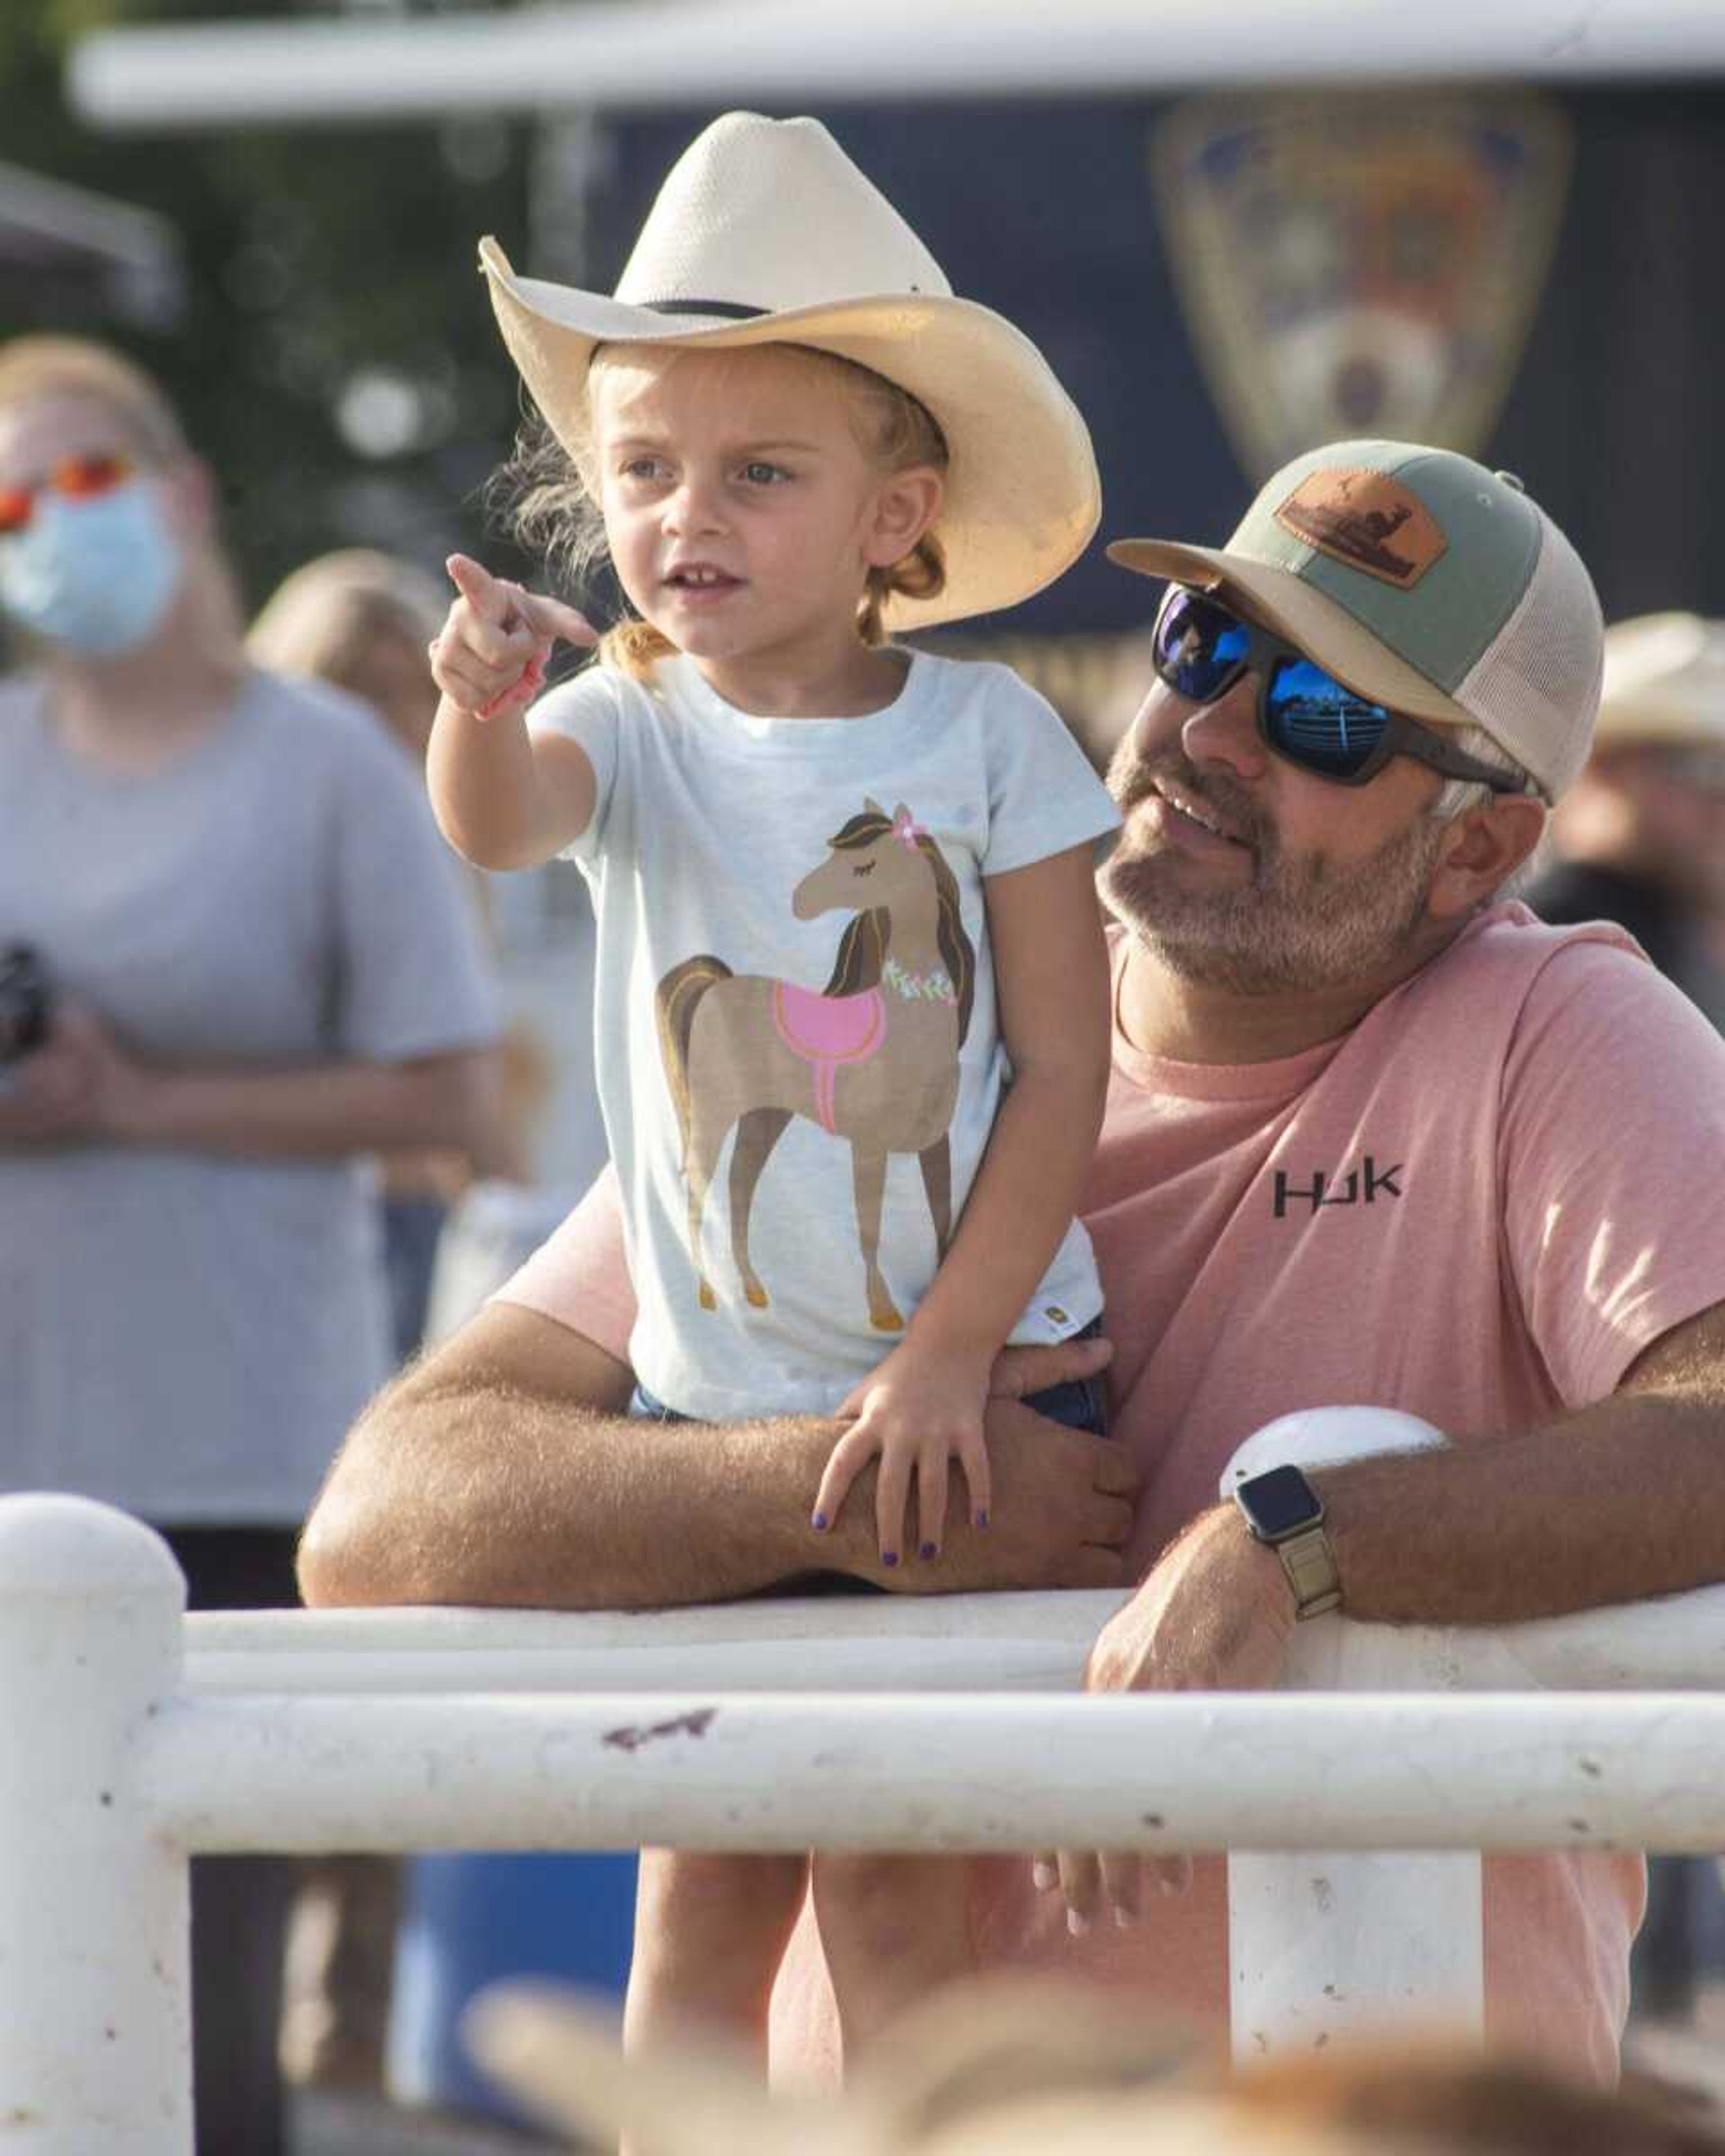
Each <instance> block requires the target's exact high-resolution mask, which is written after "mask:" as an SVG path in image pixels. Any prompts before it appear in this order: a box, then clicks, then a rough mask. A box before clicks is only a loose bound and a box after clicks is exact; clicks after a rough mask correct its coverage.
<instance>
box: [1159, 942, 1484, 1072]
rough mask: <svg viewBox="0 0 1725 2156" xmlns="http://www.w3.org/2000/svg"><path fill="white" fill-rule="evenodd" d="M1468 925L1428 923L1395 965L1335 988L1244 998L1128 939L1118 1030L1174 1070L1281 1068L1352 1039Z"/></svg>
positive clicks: (1398, 953)
mask: <svg viewBox="0 0 1725 2156" xmlns="http://www.w3.org/2000/svg"><path fill="white" fill-rule="evenodd" d="M1464 926H1465V923H1463V922H1461V921H1457V922H1454V923H1445V924H1444V925H1442V926H1441V927H1440V926H1439V925H1437V924H1435V923H1432V924H1428V927H1427V931H1426V932H1425V933H1424V934H1422V935H1420V937H1415V938H1414V940H1413V941H1412V942H1409V944H1408V945H1406V946H1405V947H1404V948H1403V949H1402V950H1401V951H1399V952H1397V953H1396V955H1395V957H1394V959H1393V960H1391V961H1389V962H1387V963H1386V964H1384V966H1383V967H1381V968H1378V969H1376V970H1374V971H1373V973H1370V974H1369V975H1368V976H1366V977H1364V978H1358V979H1355V980H1352V981H1349V982H1347V983H1343V984H1342V985H1340V986H1337V987H1325V988H1299V989H1288V990H1286V991H1281V992H1272V993H1262V994H1252V995H1246V994H1243V993H1240V991H1239V990H1238V989H1234V988H1223V987H1219V986H1216V985H1214V984H1213V983H1207V982H1202V981H1194V980H1192V979H1190V978H1188V977H1187V976H1186V975H1184V974H1182V973H1176V972H1174V970H1173V968H1171V967H1170V966H1169V965H1168V961H1167V960H1166V959H1165V958H1163V957H1162V956H1161V955H1160V954H1159V953H1158V952H1156V951H1154V950H1153V949H1152V948H1151V947H1149V946H1147V944H1144V943H1142V942H1139V941H1138V940H1137V938H1136V937H1132V935H1131V932H1130V931H1128V932H1127V954H1126V960H1125V963H1124V965H1123V967H1122V971H1121V976H1120V990H1119V1002H1118V1013H1119V1021H1120V1028H1121V1030H1122V1033H1123V1034H1125V1036H1126V1038H1127V1041H1128V1042H1130V1044H1131V1045H1132V1047H1133V1048H1135V1049H1136V1050H1137V1052H1138V1053H1139V1054H1140V1055H1151V1056H1157V1057H1160V1058H1161V1059H1163V1060H1165V1061H1168V1062H1171V1063H1209V1064H1244V1063H1276V1062H1280V1061H1281V1060H1282V1059H1283V1058H1284V1057H1286V1056H1290V1055H1301V1054H1303V1052H1304V1051H1305V1050H1307V1049H1308V1048H1316V1047H1317V1046H1319V1045H1321V1044H1322V1042H1324V1041H1327V1040H1337V1039H1340V1038H1341V1036H1342V1035H1343V1034H1345V1033H1349V1032H1352V1030H1353V1028H1354V1027H1355V1026H1356V1025H1358V1024H1359V1022H1360V1020H1361V1019H1363V1018H1364V1016H1365V1015H1366V1014H1367V1012H1368V1011H1369V1010H1371V1009H1373V1006H1374V1005H1375V1004H1379V1003H1381V1002H1382V1001H1383V999H1384V997H1385V996H1387V995H1388V994H1389V993H1390V991H1391V990H1392V989H1393V988H1399V986H1400V984H1401V983H1403V982H1404V981H1405V980H1408V979H1409V978H1411V977H1412V976H1413V975H1414V973H1418V972H1419V971H1420V968H1421V967H1422V966H1424V965H1425V964H1426V963H1427V962H1429V961H1430V959H1432V958H1434V957H1436V955H1437V953H1438V952H1440V951H1441V950H1443V949H1445V947H1447V946H1448V945H1449V944H1450V943H1451V942H1454V941H1455V937H1456V936H1457V935H1458V934H1459V933H1460V932H1461V928H1462V927H1464Z"/></svg>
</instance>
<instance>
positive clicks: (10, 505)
mask: <svg viewBox="0 0 1725 2156" xmlns="http://www.w3.org/2000/svg"><path fill="white" fill-rule="evenodd" d="M29 521H30V490H29V489H28V487H27V486H7V487H0V538H4V537H6V536H7V535H8V533H11V532H13V531H23V528H24V526H26V525H27V524H28V522H29Z"/></svg>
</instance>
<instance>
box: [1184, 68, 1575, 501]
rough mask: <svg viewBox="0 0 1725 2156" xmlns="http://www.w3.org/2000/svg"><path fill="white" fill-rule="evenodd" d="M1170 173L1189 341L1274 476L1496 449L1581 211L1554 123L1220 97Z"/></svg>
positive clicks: (1545, 116) (1377, 96)
mask: <svg viewBox="0 0 1725 2156" xmlns="http://www.w3.org/2000/svg"><path fill="white" fill-rule="evenodd" d="M1151 166H1152V172H1153V180H1154V183H1155V186H1156V190H1157V194H1158V203H1159V208H1160V211H1161V215H1162V222H1163V230H1164V232H1165V233H1166V234H1167V240H1168V254H1169V257H1170V259H1171V261H1172V263H1173V269H1174V275H1175V281H1176V284H1177V285H1178V290H1179V294H1180V299H1181V304H1182V305H1183V308H1184V310H1185V314H1186V320H1187V325H1188V327H1189V331H1190V332H1191V335H1192V338H1193V341H1194V345H1195V346H1196V347H1197V351H1198V353H1199V358H1200V360H1201V362H1202V363H1203V366H1204V371H1205V374H1206V376H1207V377H1208V380H1209V386H1210V390H1211V393H1212V394H1213V395H1214V398H1215V399H1216V402H1217V404H1218V406H1219V408H1220V410H1221V413H1222V416H1223V418H1224V422H1225V423H1226V425H1227V427H1228V429H1229V432H1230V435H1231V436H1232V438H1233V440H1234V444H1235V449H1236V451H1237V453H1238V454H1239V455H1240V459H1241V462H1242V463H1243V464H1244V465H1245V468H1246V469H1247V470H1248V471H1249V472H1250V474H1251V475H1253V476H1254V477H1255V478H1261V477H1263V476H1264V475H1266V474H1268V473H1269V472H1271V471H1273V470H1275V469H1276V466H1277V465H1281V464H1283V463H1285V462H1286V460H1287V459H1289V458H1290V457H1291V456H1294V455H1296V454H1298V453H1299V452H1300V451H1301V450H1302V449H1310V448H1312V447H1313V446H1314V445H1315V444H1317V443H1320V442H1326V441H1333V440H1336V439H1340V438H1343V437H1348V436H1353V437H1360V436H1378V437H1389V438H1390V439H1402V440H1409V441H1424V442H1435V443H1440V444H1443V445H1444V446H1445V447H1446V448H1450V449H1462V450H1466V451H1469V452H1476V451H1477V450H1478V449H1481V447H1482V446H1483V444H1484V442H1485V439H1486V435H1487V434H1488V433H1489V432H1490V430H1491V425H1492V423H1493V421H1494V420H1495V419H1496V418H1497V413H1498V411H1499V409H1500V408H1501V407H1502V402H1503V399H1504V397H1505V395H1506V394H1507V391H1508V388H1509V385H1510V382H1511V381H1512V378H1513V377H1514V373H1515V370H1516V367H1517V363H1518V362H1519V361H1520V358H1521V355H1522V347H1523V345H1524V344H1525V342H1526V339H1527V328H1528V325H1529V323H1530V322H1531V321H1532V316H1533V311H1534V309H1535V307H1536V306H1537V305H1538V300H1539V295H1540V293H1541V290H1542V289H1543V285H1544V283H1545V277H1546V272H1547V269H1548V267H1549V264H1550V261H1551V255H1552V249H1553V243H1554V241H1555V239H1556V236H1557V230H1558V222H1559V219H1560V218H1561V216H1562V213H1563V198H1564V194H1565V192H1566V189H1567V185H1568V173H1569V130H1568V123H1567V122H1566V121H1565V120H1564V118H1563V115H1562V113H1561V112H1559V111H1558V110H1557V108H1556V107H1555V106H1554V105H1551V104H1549V103H1548V102H1547V101H1546V100H1543V99H1541V98H1538V97H1533V96H1503V95H1488V94H1487V95H1479V96H1469V95H1464V94H1461V93H1456V94H1454V95H1448V96H1438V97H1431V96H1420V97H1418V98H1414V97H1410V96H1408V95H1404V94H1402V93H1399V92H1392V91H1387V90H1386V91H1382V92H1376V93H1372V94H1369V95H1368V94H1363V93H1355V92H1351V91H1350V92H1347V93H1342V94H1336V95H1312V96H1301V97H1275V98H1250V99H1247V98H1240V99H1204V100H1199V101H1197V102H1194V103H1193V104H1189V105H1182V106H1179V107H1177V108H1176V109H1175V110H1174V111H1173V113H1171V114H1170V115H1168V117H1167V118H1166V119H1165V120H1164V121H1163V122H1162V123H1161V125H1160V126H1158V129H1157V131H1156V132H1155V135H1154V136H1153V140H1152V146H1151Z"/></svg>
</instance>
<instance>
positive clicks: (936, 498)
mask: <svg viewBox="0 0 1725 2156" xmlns="http://www.w3.org/2000/svg"><path fill="white" fill-rule="evenodd" d="M945 492H946V481H945V480H944V479H942V476H941V475H940V473H939V472H937V470H935V468H934V466H933V465H906V468H905V470H903V471H896V472H893V473H892V474H891V475H889V476H888V477H887V478H886V479H885V480H882V481H881V483H880V487H879V488H878V490H876V492H875V506H874V514H873V516H871V517H870V521H869V528H868V530H867V531H866V532H865V534H864V538H863V557H864V559H865V561H866V562H867V563H868V566H869V567H870V568H871V569H890V568H891V567H892V566H893V564H894V562H901V561H903V559H904V558H905V557H906V554H908V553H909V552H911V549H912V548H913V547H915V546H916V542H917V541H918V540H919V539H920V538H921V537H922V535H923V533H924V532H925V531H927V529H928V527H929V526H930V525H932V523H933V522H934V520H935V519H936V517H937V516H939V515H940V508H941V498H942V495H944V494H945Z"/></svg>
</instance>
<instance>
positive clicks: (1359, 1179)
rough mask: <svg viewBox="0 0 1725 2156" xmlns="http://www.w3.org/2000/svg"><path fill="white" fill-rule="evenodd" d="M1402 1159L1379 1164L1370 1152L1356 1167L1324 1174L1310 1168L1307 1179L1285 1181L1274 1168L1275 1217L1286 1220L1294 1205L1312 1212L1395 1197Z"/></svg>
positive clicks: (1317, 1169)
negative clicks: (1389, 1164) (1339, 1173)
mask: <svg viewBox="0 0 1725 2156" xmlns="http://www.w3.org/2000/svg"><path fill="white" fill-rule="evenodd" d="M1406 1164H1407V1163H1405V1162H1404V1161H1397V1162H1396V1163H1395V1164H1394V1167H1393V1168H1379V1167H1378V1163H1377V1162H1376V1161H1375V1160H1374V1159H1373V1157H1372V1155H1371V1154H1370V1153H1368V1154H1367V1155H1366V1157H1365V1159H1364V1161H1363V1163H1361V1165H1360V1166H1359V1167H1358V1168H1349V1169H1348V1173H1347V1174H1346V1175H1342V1176H1327V1175H1326V1174H1325V1173H1324V1172H1323V1170H1322V1168H1314V1169H1313V1170H1312V1180H1311V1182H1310V1183H1291V1182H1290V1181H1289V1179H1288V1178H1287V1176H1286V1173H1284V1172H1283V1171H1282V1170H1281V1168H1277V1170H1276V1219H1278V1220H1286V1218H1287V1217H1288V1214H1289V1212H1290V1211H1291V1209H1292V1208H1293V1207H1294V1206H1296V1205H1309V1206H1310V1207H1311V1208H1312V1211H1313V1212H1314V1213H1316V1212H1317V1211H1318V1210H1319V1209H1321V1208H1322V1207H1324V1206H1327V1205H1375V1204H1377V1202H1378V1199H1380V1198H1399V1197H1400V1196H1401V1194H1402V1188H1401V1185H1400V1184H1399V1183H1398V1182H1397V1181H1396V1178H1397V1176H1399V1174H1400V1173H1401V1172H1402V1170H1403V1168H1404V1167H1405V1166H1406Z"/></svg>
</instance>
